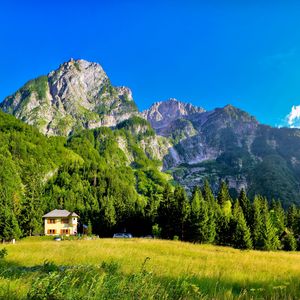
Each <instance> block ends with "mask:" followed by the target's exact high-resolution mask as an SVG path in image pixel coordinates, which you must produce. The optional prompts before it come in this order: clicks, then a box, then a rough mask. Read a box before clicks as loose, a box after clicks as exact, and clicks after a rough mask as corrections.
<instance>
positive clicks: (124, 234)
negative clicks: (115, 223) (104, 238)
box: [113, 233, 132, 239]
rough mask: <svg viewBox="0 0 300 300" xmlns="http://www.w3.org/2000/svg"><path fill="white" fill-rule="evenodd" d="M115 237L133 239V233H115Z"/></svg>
mask: <svg viewBox="0 0 300 300" xmlns="http://www.w3.org/2000/svg"><path fill="white" fill-rule="evenodd" d="M113 238H121V239H131V238H132V234H131V233H115V234H114V235H113Z"/></svg>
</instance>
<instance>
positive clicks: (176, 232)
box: [0, 112, 300, 250]
mask: <svg viewBox="0 0 300 300" xmlns="http://www.w3.org/2000/svg"><path fill="white" fill-rule="evenodd" d="M153 136H154V132H153V130H152V129H151V127H150V126H149V124H148V123H147V121H145V120H143V119H140V118H138V117H134V118H132V119H130V120H126V121H124V122H123V123H120V124H119V125H118V127H117V128H116V129H115V130H112V129H110V128H105V127H102V128H97V129H93V130H83V131H80V132H78V133H76V134H74V135H71V136H69V137H68V138H64V137H46V136H44V135H42V134H40V133H39V132H38V131H37V129H35V128H34V127H32V126H29V125H26V124H24V123H22V122H21V121H19V120H17V119H15V118H14V117H12V116H10V115H7V114H5V113H2V112H0V162H1V168H0V193H1V195H0V202H1V203H0V204H1V205H0V238H1V239H4V240H10V239H12V238H20V237H22V236H28V235H39V234H42V233H43V223H42V216H43V214H44V213H46V212H48V211H49V210H52V209H55V208H61V209H67V210H70V211H75V212H77V213H78V214H79V215H80V223H81V224H90V226H91V227H92V230H93V233H95V234H97V235H100V236H111V235H112V234H113V232H115V231H124V230H127V231H129V232H132V233H133V234H134V235H136V236H141V235H148V234H154V235H156V236H159V237H162V238H166V239H180V240H185V241H193V242H198V243H214V244H219V245H231V246H234V247H236V248H242V249H251V248H255V249H262V250H276V249H286V250H295V249H296V248H297V247H299V246H300V245H299V243H297V238H298V237H299V235H300V211H299V209H298V208H297V207H296V206H294V205H292V206H291V207H290V208H289V209H288V211H287V212H285V211H284V210H283V208H282V206H281V203H280V202H279V201H272V202H271V204H268V201H267V199H266V198H264V197H261V196H259V195H257V196H256V197H255V198H254V199H251V200H250V199H248V198H247V195H246V193H245V192H244V191H243V190H242V191H241V193H240V195H239V197H237V198H236V199H235V198H232V197H231V196H230V193H229V189H228V186H227V185H226V183H225V182H223V183H222V184H221V185H220V187H219V191H218V193H217V194H215V195H214V193H213V192H212V190H211V187H210V184H209V183H208V181H206V182H205V184H204V186H201V187H196V188H195V189H194V191H193V193H192V194H191V195H190V196H189V195H187V193H186V191H185V189H184V188H183V187H181V186H179V185H175V186H174V185H173V184H172V182H173V181H172V178H171V176H170V175H167V174H165V173H163V172H161V171H159V169H160V168H161V161H159V160H155V159H153V157H151V154H150V153H148V156H147V155H146V154H145V151H144V150H143V149H142V148H141V146H140V144H141V141H143V145H145V141H147V140H148V139H149V138H153ZM120 141H122V142H120ZM120 144H121V145H122V147H120ZM121 148H122V149H121Z"/></svg>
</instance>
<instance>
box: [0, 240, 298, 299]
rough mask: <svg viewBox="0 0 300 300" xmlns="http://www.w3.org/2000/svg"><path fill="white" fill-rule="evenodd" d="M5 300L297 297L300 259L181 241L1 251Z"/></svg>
mask: <svg viewBox="0 0 300 300" xmlns="http://www.w3.org/2000/svg"><path fill="white" fill-rule="evenodd" d="M3 247H5V248H6V249H7V251H8V255H7V256H6V257H5V258H4V259H2V260H1V262H0V298H1V299H27V298H29V299H202V298H203V299H212V298H214V299H300V253H297V252H292V253H289V252H260V251H240V250H235V249H232V248H228V247H217V246H211V245H194V244H190V243H182V242H178V241H163V240H145V239H126V240H123V239H120V240H117V239H97V240H80V241H75V240H74V241H61V242H55V241H53V240H49V239H46V238H27V239H24V240H22V241H19V242H17V243H16V244H15V245H12V244H10V245H2V246H0V249H2V248H3Z"/></svg>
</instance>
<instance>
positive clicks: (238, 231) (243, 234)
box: [232, 201, 253, 249]
mask: <svg viewBox="0 0 300 300" xmlns="http://www.w3.org/2000/svg"><path fill="white" fill-rule="evenodd" d="M233 220H234V221H233V222H234V232H233V238H232V243H233V246H234V247H235V248H239V249H252V247H253V244H252V239H251V232H250V229H249V227H248V226H247V222H246V220H245V217H244V214H243V210H242V208H241V206H240V205H239V201H236V203H235V207H234V210H233Z"/></svg>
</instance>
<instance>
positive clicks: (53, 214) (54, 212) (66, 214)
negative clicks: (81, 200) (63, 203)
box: [43, 209, 79, 218]
mask: <svg viewBox="0 0 300 300" xmlns="http://www.w3.org/2000/svg"><path fill="white" fill-rule="evenodd" d="M54 217H79V216H78V215H77V214H76V213H74V212H73V213H72V212H70V211H68V210H65V209H54V210H52V211H50V212H48V213H47V214H45V215H43V218H54Z"/></svg>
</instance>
